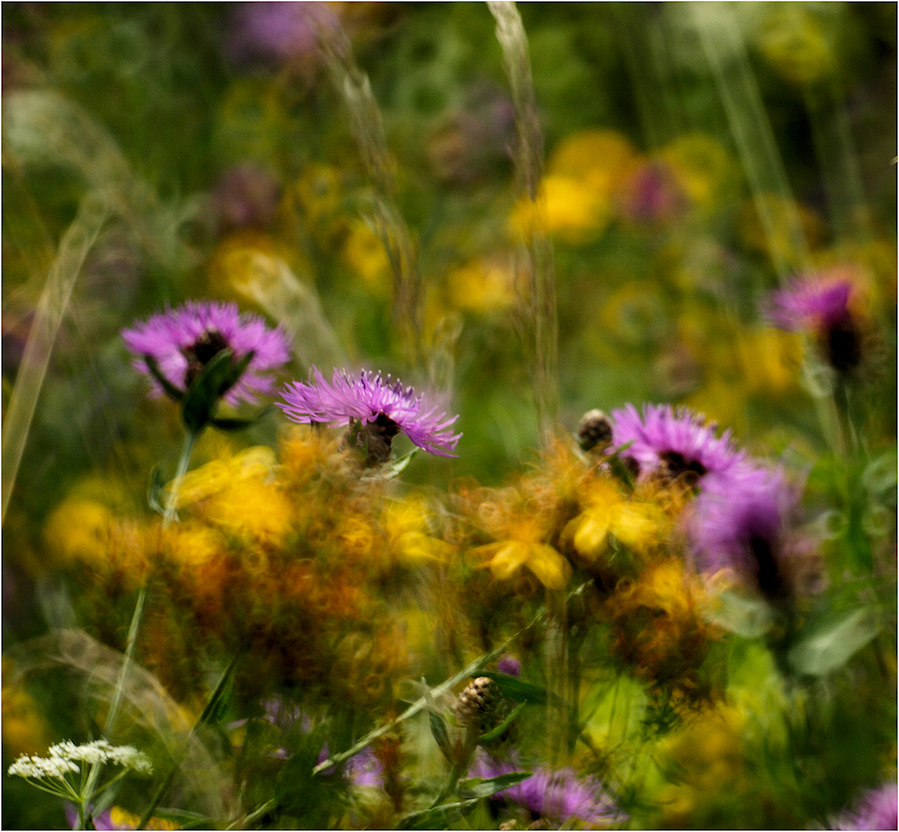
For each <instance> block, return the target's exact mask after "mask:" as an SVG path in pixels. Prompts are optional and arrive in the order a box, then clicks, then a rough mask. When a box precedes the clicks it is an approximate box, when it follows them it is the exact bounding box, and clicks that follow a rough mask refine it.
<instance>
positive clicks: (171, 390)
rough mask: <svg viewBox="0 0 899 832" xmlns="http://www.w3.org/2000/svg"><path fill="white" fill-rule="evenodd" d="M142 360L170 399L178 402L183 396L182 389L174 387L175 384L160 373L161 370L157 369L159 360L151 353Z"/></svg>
mask: <svg viewBox="0 0 899 832" xmlns="http://www.w3.org/2000/svg"><path fill="white" fill-rule="evenodd" d="M144 361H145V362H146V364H147V369H148V370H149V371H150V373H151V374H152V375H153V378H155V379H156V381H158V382H159V383H160V384H161V385H162V389H163V390H165V392H166V395H168V397H169V398H170V399H172V400H174V401H176V402H180V401H181V400H182V399H183V398H184V391H183V390H179V389H178V388H177V387H175V385H174V384H172V382H170V381H169V380H168V379H167V378H166V377H165V376H164V375H163V374H162V370H161V369H159V362H158V361H157V360H156V359H155V358H153V356H152V355H145V356H144Z"/></svg>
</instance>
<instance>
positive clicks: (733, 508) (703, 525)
mask: <svg viewBox="0 0 899 832" xmlns="http://www.w3.org/2000/svg"><path fill="white" fill-rule="evenodd" d="M799 491H800V490H799V488H797V487H795V486H793V485H791V484H790V483H788V482H787V481H786V479H785V478H784V475H783V472H782V471H780V470H774V471H768V470H765V469H756V470H755V471H752V472H751V473H750V474H749V475H748V476H744V477H739V476H733V475H731V476H728V477H725V478H723V479H722V480H720V481H718V482H717V483H716V484H715V487H714V488H711V489H707V490H705V491H704V492H703V493H702V494H701V495H700V497H699V498H698V499H697V501H696V503H695V512H694V514H693V517H692V518H691V536H692V538H693V555H694V558H695V559H696V561H697V565H698V566H699V568H700V569H701V570H702V571H705V572H716V571H718V570H720V569H725V568H728V569H732V570H733V571H734V572H735V573H736V574H737V575H739V576H742V577H743V578H745V579H747V580H749V581H750V582H751V583H752V584H753V585H755V586H756V587H757V588H758V589H759V590H760V591H761V592H762V594H763V595H764V596H765V597H766V598H769V599H771V600H778V599H783V598H787V597H789V596H790V595H792V594H793V592H794V591H795V590H796V589H797V588H798V587H797V586H796V583H797V578H806V577H810V576H805V575H803V574H802V570H801V568H800V567H801V566H802V565H803V563H804V561H805V558H804V557H803V551H802V549H801V547H797V546H796V545H795V542H794V539H793V535H792V533H791V528H790V526H791V521H792V519H793V516H794V514H795V511H796V506H797V504H798V502H799ZM793 561H796V562H795V563H793Z"/></svg>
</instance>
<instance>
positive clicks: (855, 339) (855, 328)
mask: <svg viewBox="0 0 899 832" xmlns="http://www.w3.org/2000/svg"><path fill="white" fill-rule="evenodd" d="M847 274H848V272H847V270H845V269H833V270H831V271H829V272H824V273H821V274H813V275H808V276H805V277H800V278H797V279H796V280H794V281H793V283H792V284H791V285H790V286H789V287H788V288H786V289H780V290H778V291H775V292H772V293H771V295H770V296H769V298H768V300H767V302H766V303H765V305H764V307H763V312H764V314H765V316H766V317H767V318H768V319H769V320H770V321H771V322H772V323H773V324H774V325H775V326H777V327H780V328H781V329H786V330H789V331H793V332H811V333H813V334H814V335H815V336H816V338H817V340H818V344H819V348H820V350H821V352H822V354H823V356H824V358H825V359H826V360H827V362H828V363H829V364H830V366H831V367H833V368H834V369H835V370H836V371H837V372H839V373H842V374H844V375H846V374H849V373H851V371H852V370H854V369H856V368H857V367H858V365H859V364H860V363H861V360H862V356H863V352H862V350H863V339H862V330H861V327H860V325H859V324H860V322H859V321H858V320H857V317H856V316H855V315H853V312H852V309H851V308H850V301H851V299H852V294H853V290H854V284H853V283H852V281H851V280H850V279H849V278H848V277H847Z"/></svg>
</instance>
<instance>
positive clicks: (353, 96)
mask: <svg viewBox="0 0 899 832" xmlns="http://www.w3.org/2000/svg"><path fill="white" fill-rule="evenodd" d="M312 19H313V21H314V24H315V28H316V34H317V37H318V42H319V47H320V49H321V52H322V54H323V55H324V57H325V62H326V64H327V67H328V70H329V72H330V74H331V78H332V81H333V83H334V86H335V87H336V88H337V90H338V92H339V94H340V95H341V97H342V98H343V101H344V104H345V105H346V109H347V113H348V114H349V117H350V129H351V131H352V134H353V138H354V139H355V141H356V146H357V147H358V149H359V154H360V156H361V157H362V162H363V164H364V165H365V169H366V172H367V173H368V175H369V177H370V178H371V181H372V185H373V187H374V194H373V196H372V217H371V220H372V223H373V227H374V230H375V232H376V233H377V235H378V237H379V238H380V240H381V243H382V245H383V246H384V248H385V250H386V252H387V257H388V259H389V261H390V268H391V271H392V273H393V322H394V326H395V327H396V330H397V333H398V335H399V338H400V344H401V346H402V349H403V352H404V358H405V359H406V360H407V361H408V362H410V363H411V365H412V366H413V367H419V366H421V365H422V364H423V362H424V360H425V348H424V340H423V331H422V309H423V306H424V285H423V282H422V277H421V270H420V268H419V263H418V245H417V243H416V241H415V240H414V239H413V236H412V233H411V232H410V231H409V228H408V226H407V225H406V223H405V221H404V220H403V217H402V214H401V212H400V209H399V205H398V204H397V199H396V190H397V189H396V179H395V174H394V169H395V163H394V161H393V159H392V158H391V155H390V151H389V149H388V147H387V139H386V138H385V135H384V124H383V121H382V119H381V112H380V110H379V108H378V103H377V101H376V100H375V97H374V94H373V93H372V89H371V82H370V81H369V79H368V76H367V75H366V74H365V73H364V72H363V71H362V70H361V69H360V68H359V67H358V65H357V64H356V60H355V58H354V56H353V49H352V45H351V44H350V40H349V38H348V37H347V35H346V32H344V31H343V29H342V28H341V26H340V24H339V22H338V21H337V19H336V18H335V17H334V16H333V15H331V14H330V13H328V12H321V13H318V14H314V15H312Z"/></svg>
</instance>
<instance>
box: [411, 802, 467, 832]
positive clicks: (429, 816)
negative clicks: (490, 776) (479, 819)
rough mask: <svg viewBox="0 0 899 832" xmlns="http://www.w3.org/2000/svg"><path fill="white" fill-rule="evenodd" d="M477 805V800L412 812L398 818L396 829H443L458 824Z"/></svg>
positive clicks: (445, 804)
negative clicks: (451, 824)
mask: <svg viewBox="0 0 899 832" xmlns="http://www.w3.org/2000/svg"><path fill="white" fill-rule="evenodd" d="M477 804H478V799H473V800H463V801H460V802H458V803H444V804H442V805H440V806H435V807H434V808H433V809H423V810H422V811H420V812H412V813H410V814H408V815H406V816H405V817H403V818H400V820H399V823H398V824H397V829H445V828H446V827H448V826H449V824H450V823H452V822H454V821H455V822H458V821H459V820H461V819H462V817H463V816H464V815H466V814H468V813H469V812H470V811H471V810H472V809H474V807H475V806H477Z"/></svg>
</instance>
